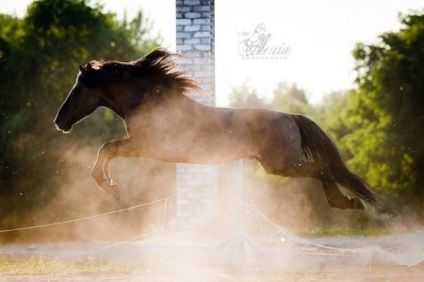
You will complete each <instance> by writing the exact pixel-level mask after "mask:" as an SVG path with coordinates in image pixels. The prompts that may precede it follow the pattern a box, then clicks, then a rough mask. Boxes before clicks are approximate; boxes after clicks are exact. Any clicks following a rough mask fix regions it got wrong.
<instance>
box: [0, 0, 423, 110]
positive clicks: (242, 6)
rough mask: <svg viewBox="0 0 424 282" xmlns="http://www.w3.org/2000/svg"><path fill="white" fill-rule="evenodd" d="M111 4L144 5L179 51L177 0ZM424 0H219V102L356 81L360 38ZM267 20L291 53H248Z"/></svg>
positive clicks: (312, 94)
mask: <svg viewBox="0 0 424 282" xmlns="http://www.w3.org/2000/svg"><path fill="white" fill-rule="evenodd" d="M30 2H31V1H30V0H15V1H10V0H0V12H6V13H14V14H16V15H18V16H22V15H24V13H25V8H26V6H27V5H28V4H29V3H30ZM101 2H102V3H104V4H105V7H106V9H107V10H110V11H113V12H116V13H117V14H118V15H122V14H123V12H124V11H125V10H127V14H128V16H132V15H134V13H135V12H136V11H138V10H139V9H140V8H141V9H143V10H144V11H145V12H146V14H147V15H148V16H149V17H150V19H152V20H153V21H154V23H155V26H156V28H157V30H158V31H159V32H160V33H161V35H162V36H163V37H164V39H165V42H164V46H165V47H168V48H170V49H172V50H175V0H157V1H152V0H150V1H149V0H138V1H136V0H103V1H101ZM423 8H424V1H423V0H344V1H340V0H290V1H288V0H260V1H257V0H256V1H253V0H231V1H228V0H227V1H226V0H216V1H215V24H216V82H217V92H216V95H217V102H218V104H219V105H225V104H226V103H227V97H228V93H229V92H230V91H231V89H232V87H237V86H240V85H241V84H243V82H245V81H246V80H247V82H248V85H249V86H250V87H252V88H255V89H256V90H257V92H258V94H259V95H260V96H262V97H265V98H267V97H268V98H269V97H270V96H271V94H272V90H273V89H274V88H275V87H276V85H277V84H278V82H281V81H286V82H289V83H296V84H297V85H298V87H300V88H303V89H305V90H306V92H307V94H308V97H309V98H310V100H311V101H312V102H319V101H320V100H321V99H322V97H323V96H324V95H325V94H329V93H330V92H332V91H335V90H344V89H349V88H352V87H353V79H354V77H355V76H354V75H355V74H354V72H353V71H352V69H353V65H354V61H353V59H352V56H351V51H352V49H353V48H354V46H355V43H356V42H364V43H368V44H369V43H375V42H376V40H377V36H378V35H379V34H381V33H383V32H387V31H393V30H397V29H399V27H400V25H399V20H398V14H399V13H407V12H409V11H411V10H422V9H423ZM259 24H263V25H264V27H265V28H266V32H267V33H269V34H270V35H271V37H270V40H269V42H268V44H269V46H281V45H285V46H290V49H291V51H290V53H288V55H287V58H286V59H277V60H263V59H262V60H261V59H257V60H243V58H242V56H241V55H240V53H239V52H238V48H239V45H240V42H241V41H242V40H244V39H246V38H247V37H246V35H247V34H250V35H251V34H252V33H253V32H254V30H255V28H256V26H258V25H259Z"/></svg>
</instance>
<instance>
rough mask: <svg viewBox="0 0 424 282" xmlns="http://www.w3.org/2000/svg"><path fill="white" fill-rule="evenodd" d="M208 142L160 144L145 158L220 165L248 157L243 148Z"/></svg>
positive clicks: (215, 141) (214, 141)
mask: <svg viewBox="0 0 424 282" xmlns="http://www.w3.org/2000/svg"><path fill="white" fill-rule="evenodd" d="M229 143H232V142H227V143H226V144H223V142H222V141H221V142H219V141H218V140H208V141H204V142H203V143H202V142H197V143H196V142H184V143H181V144H179V142H178V140H175V142H162V143H161V144H160V145H159V146H156V148H154V149H152V150H150V152H149V153H148V154H147V156H146V157H149V158H153V159H157V160H162V161H166V162H180V163H194V164H220V163H225V162H230V161H234V160H237V159H240V158H246V157H249V155H248V153H247V150H246V149H245V148H244V146H240V144H238V146H236V145H235V144H229Z"/></svg>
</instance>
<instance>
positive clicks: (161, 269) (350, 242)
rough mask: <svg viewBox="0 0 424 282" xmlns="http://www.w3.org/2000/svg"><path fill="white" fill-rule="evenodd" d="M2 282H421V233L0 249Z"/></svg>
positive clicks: (423, 260) (158, 240) (160, 238)
mask: <svg viewBox="0 0 424 282" xmlns="http://www.w3.org/2000/svg"><path fill="white" fill-rule="evenodd" d="M0 280H1V281H64V280H67V281H424V232H415V233H408V234H398V235H390V236H382V237H328V238H319V239H308V240H304V239H298V238H297V239H290V238H284V239H281V238H255V239H252V238H246V237H240V236H233V237H231V238H226V237H223V238H209V239H208V238H181V237H179V238H177V237H167V238H164V237H163V236H157V237H155V238H150V239H145V240H142V241H136V242H81V243H75V242H72V243H49V244H19V245H18V244H11V245H4V246H2V247H0Z"/></svg>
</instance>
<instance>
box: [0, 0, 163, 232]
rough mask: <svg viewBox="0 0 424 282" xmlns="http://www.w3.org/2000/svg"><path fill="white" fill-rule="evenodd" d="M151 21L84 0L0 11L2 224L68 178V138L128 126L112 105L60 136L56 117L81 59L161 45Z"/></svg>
mask: <svg viewBox="0 0 424 282" xmlns="http://www.w3.org/2000/svg"><path fill="white" fill-rule="evenodd" d="M146 26H147V27H149V22H148V21H146V19H145V18H144V16H143V14H142V13H141V12H140V13H139V14H138V16H137V17H136V18H135V19H134V20H131V21H129V22H128V21H127V20H124V21H119V20H117V18H116V16H115V15H114V14H111V13H105V12H103V8H102V6H101V5H99V4H97V5H94V6H90V5H88V4H87V1H84V0H63V1H62V0H38V1H34V2H32V3H31V4H30V6H29V7H28V9H27V13H26V15H25V17H24V18H23V19H19V18H16V17H12V16H8V15H0V84H1V88H0V97H1V100H0V114H1V115H0V135H1V140H0V148H1V149H0V214H1V215H2V221H3V224H4V225H5V226H8V225H11V226H15V225H21V224H22V222H16V220H10V218H15V219H16V218H24V216H23V215H25V214H31V212H33V211H34V210H35V209H37V208H38V207H40V206H43V205H45V204H46V203H48V202H49V201H51V200H52V199H54V196H55V195H56V191H58V187H59V186H60V184H61V181H63V179H64V178H65V177H66V171H67V170H65V169H61V168H63V167H64V166H66V165H69V164H67V163H66V161H64V159H63V154H64V152H66V150H67V149H69V147H71V146H74V145H72V144H74V143H75V142H71V141H75V140H76V139H86V140H99V138H103V139H104V138H107V137H108V136H111V135H115V134H119V133H121V134H122V133H123V128H122V125H121V124H120V123H119V122H118V119H117V118H116V117H115V116H114V115H113V114H111V112H110V111H107V110H101V111H98V112H97V113H96V114H95V115H94V116H93V117H92V118H90V119H89V120H87V121H85V122H84V126H82V127H81V128H80V130H78V132H75V134H73V135H72V136H62V135H59V134H58V133H57V131H56V130H55V128H54V125H53V122H52V121H53V118H54V115H55V113H56V111H57V109H58V107H59V105H60V103H61V102H62V101H63V99H64V97H65V95H66V94H67V93H68V91H69V89H70V87H71V86H72V85H73V84H74V81H75V77H76V74H77V72H78V65H79V64H84V63H85V62H86V61H89V60H92V59H104V60H112V59H119V60H133V59H137V58H139V57H141V56H142V55H143V54H145V53H147V52H148V51H150V48H152V47H155V46H156V45H157V43H158V42H159V38H158V37H157V36H149V33H148V30H147V29H146ZM147 48H149V49H147ZM106 135H108V136H106ZM97 136H100V137H97ZM109 138H110V137H109ZM88 142H92V141H88ZM16 215H20V216H16ZM21 215H22V216H21Z"/></svg>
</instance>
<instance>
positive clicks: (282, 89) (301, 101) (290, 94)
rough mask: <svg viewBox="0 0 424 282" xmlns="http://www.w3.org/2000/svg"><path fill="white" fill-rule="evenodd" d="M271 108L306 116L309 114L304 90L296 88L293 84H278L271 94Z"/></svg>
mask: <svg viewBox="0 0 424 282" xmlns="http://www.w3.org/2000/svg"><path fill="white" fill-rule="evenodd" d="M271 106H272V108H274V109H276V110H279V111H282V112H288V113H298V114H306V113H308V112H310V105H309V103H308V99H307V98H306V94H305V90H303V89H299V88H297V85H296V84H295V83H293V84H292V85H291V86H289V85H288V84H287V83H285V82H280V83H279V84H278V85H277V88H276V89H275V90H274V92H273V99H272V102H271Z"/></svg>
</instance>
